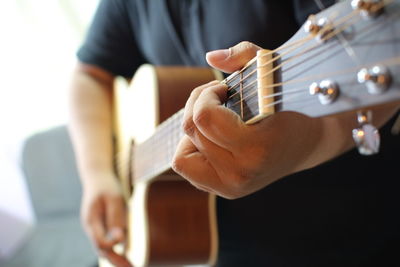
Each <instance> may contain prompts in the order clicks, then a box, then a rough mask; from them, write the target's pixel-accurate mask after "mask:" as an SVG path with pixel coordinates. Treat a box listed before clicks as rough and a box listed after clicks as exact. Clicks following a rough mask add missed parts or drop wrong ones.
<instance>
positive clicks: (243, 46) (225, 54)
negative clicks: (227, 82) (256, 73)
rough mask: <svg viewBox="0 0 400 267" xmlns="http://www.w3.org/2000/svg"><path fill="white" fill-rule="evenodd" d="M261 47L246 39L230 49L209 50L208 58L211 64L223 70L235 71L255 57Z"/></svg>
mask: <svg viewBox="0 0 400 267" xmlns="http://www.w3.org/2000/svg"><path fill="white" fill-rule="evenodd" d="M260 49H261V47H259V46H257V45H255V44H253V43H250V42H247V41H244V42H240V43H238V44H237V45H235V46H233V47H231V48H229V49H220V50H214V51H211V52H208V53H207V54H206V60H207V62H208V64H210V66H212V67H214V68H216V69H219V70H221V71H223V72H228V73H230V72H234V71H236V70H239V69H241V68H242V67H243V66H244V65H246V63H247V62H248V61H250V60H251V59H252V58H254V57H255V56H256V54H257V51H258V50H260Z"/></svg>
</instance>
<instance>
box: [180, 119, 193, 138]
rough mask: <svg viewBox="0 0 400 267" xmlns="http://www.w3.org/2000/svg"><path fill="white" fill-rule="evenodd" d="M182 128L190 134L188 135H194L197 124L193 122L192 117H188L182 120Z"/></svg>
mask: <svg viewBox="0 0 400 267" xmlns="http://www.w3.org/2000/svg"><path fill="white" fill-rule="evenodd" d="M182 129H183V132H184V133H185V134H186V135H188V136H192V135H193V133H194V131H195V129H196V125H195V123H194V122H193V119H192V118H187V119H185V120H184V121H183V122H182Z"/></svg>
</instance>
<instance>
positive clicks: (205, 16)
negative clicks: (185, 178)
mask: <svg viewBox="0 0 400 267" xmlns="http://www.w3.org/2000/svg"><path fill="white" fill-rule="evenodd" d="M324 2H325V4H327V3H326V1H324ZM317 11H318V9H317V7H316V5H315V4H314V1H301V0H299V1H289V0H287V1H284V0H280V1H275V0H271V1H261V0H208V1H207V0H190V1H189V0H187V1H186V0H185V1H182V0H175V1H161V0H154V1H146V0H137V1H134V0H103V1H101V3H100V6H99V8H98V10H97V13H96V16H95V18H94V21H93V24H92V26H91V28H90V29H89V32H88V36H87V39H86V41H85V42H84V44H83V46H82V47H81V49H80V50H79V52H78V58H79V60H80V61H82V62H85V63H89V64H94V65H97V66H100V67H102V68H104V69H106V70H108V71H110V72H112V73H114V74H118V75H123V76H127V77H130V76H132V74H133V73H134V72H135V70H136V69H137V68H138V66H139V65H141V64H143V63H146V62H150V63H152V64H157V65H206V62H205V59H204V55H205V53H206V52H207V51H210V50H214V49H220V48H228V47H231V46H233V45H235V44H236V43H238V42H240V41H243V40H247V41H252V42H254V43H256V44H258V45H260V46H262V47H265V48H269V49H273V48H275V47H277V46H279V45H280V44H282V43H283V42H284V41H286V40H287V39H288V38H289V37H290V36H291V35H292V34H293V33H294V32H295V31H296V30H297V29H298V27H299V26H300V24H301V23H302V22H303V21H304V19H305V18H306V17H307V16H308V14H310V13H313V12H317ZM392 122H393V120H392ZM389 128H390V124H388V125H387V126H385V127H384V129H382V132H381V133H382V138H383V139H382V146H381V152H380V153H379V154H378V155H374V156H370V157H364V156H360V155H359V154H358V152H356V151H355V150H352V151H350V152H348V153H346V154H344V155H343V156H341V157H339V158H337V159H335V160H332V161H330V162H327V163H325V164H322V165H320V166H318V167H316V168H313V169H311V170H307V171H303V172H300V173H297V174H294V175H291V176H288V177H286V178H284V179H281V180H279V181H278V182H275V183H274V184H272V185H270V186H267V187H266V188H264V189H262V190H260V191H258V192H256V193H254V194H252V195H250V196H247V197H244V198H241V199H237V200H225V199H221V198H218V202H217V209H218V224H219V238H220V244H219V246H220V253H219V255H218V256H219V262H218V265H219V266H229V267H232V266H389V264H388V263H389V262H396V263H397V264H395V265H390V266H400V259H399V258H398V257H397V254H398V251H400V250H399V249H400V230H399V229H400V215H399V213H400V212H399V208H398V206H399V204H400V194H399V188H400V179H399V177H400V175H399V173H400V171H399V169H398V166H396V163H397V164H398V159H399V154H398V153H400V141H399V137H398V136H392V135H391V134H389Z"/></svg>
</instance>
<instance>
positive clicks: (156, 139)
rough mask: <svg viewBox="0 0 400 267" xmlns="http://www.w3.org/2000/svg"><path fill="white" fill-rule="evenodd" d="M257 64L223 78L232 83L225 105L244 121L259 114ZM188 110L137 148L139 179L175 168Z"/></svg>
mask: <svg viewBox="0 0 400 267" xmlns="http://www.w3.org/2000/svg"><path fill="white" fill-rule="evenodd" d="M256 70H257V65H256V62H255V61H254V62H253V63H251V64H249V65H247V66H246V67H245V68H244V69H242V70H241V71H240V72H236V73H234V74H232V75H230V76H229V77H228V78H227V79H225V80H224V81H223V83H225V84H226V85H227V86H228V98H227V101H226V102H225V106H226V107H227V108H229V109H231V110H232V111H233V112H235V113H236V114H238V115H239V116H240V117H241V118H242V119H243V120H244V121H246V120H249V119H251V118H252V117H254V116H255V115H256V114H258V99H257V94H254V93H252V92H254V91H257V90H256V88H257V82H256V81H257V72H256ZM183 112H184V110H183V109H182V110H180V111H178V112H177V113H175V114H174V115H173V116H172V117H170V118H168V119H167V120H166V121H164V122H163V123H161V124H160V125H159V126H158V127H157V129H156V131H155V133H154V134H153V135H152V136H151V137H150V138H149V139H148V140H146V141H145V142H143V143H141V144H138V145H136V146H135V147H134V149H133V153H134V157H133V158H134V162H133V165H134V168H133V170H134V173H133V176H134V177H135V179H136V180H137V179H139V180H150V179H152V178H153V177H156V176H157V175H160V174H162V173H164V172H165V171H167V170H169V169H170V168H171V161H172V159H173V156H174V153H175V151H176V148H177V146H178V143H179V141H180V140H181V138H182V137H183V135H184V133H183V130H182V127H181V125H182V119H183Z"/></svg>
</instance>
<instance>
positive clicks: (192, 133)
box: [172, 42, 399, 199]
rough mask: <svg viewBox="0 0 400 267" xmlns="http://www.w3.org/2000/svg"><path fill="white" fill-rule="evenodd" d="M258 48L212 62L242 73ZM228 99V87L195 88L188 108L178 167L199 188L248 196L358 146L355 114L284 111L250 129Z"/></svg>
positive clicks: (386, 112)
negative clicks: (312, 115) (229, 106)
mask: <svg viewBox="0 0 400 267" xmlns="http://www.w3.org/2000/svg"><path fill="white" fill-rule="evenodd" d="M258 49H260V48H259V47H258V46H256V45H254V44H252V43H249V42H242V43H239V44H238V45H236V46H234V47H232V48H230V49H229V50H228V49H227V50H217V51H213V52H211V53H208V54H207V61H208V63H209V64H210V65H211V66H213V67H215V68H217V69H220V70H222V71H225V72H232V71H235V70H238V69H240V68H242V67H243V66H244V65H245V64H246V63H247V62H248V61H249V60H251V59H252V58H253V57H254V56H255V55H256V52H257V50H258ZM226 95H227V87H226V86H225V85H223V84H221V83H219V82H217V81H214V82H210V83H208V84H205V85H203V86H200V87H197V88H196V89H194V90H193V92H192V94H191V96H190V97H189V99H188V101H187V103H186V106H185V114H184V118H183V130H184V131H185V133H186V135H185V136H184V137H183V138H182V140H181V141H180V143H179V145H178V148H177V151H176V153H175V156H174V159H173V162H172V166H173V169H174V170H175V171H176V172H177V173H178V174H180V175H181V176H183V177H184V178H186V179H187V180H188V181H189V182H191V183H192V184H193V185H194V186H196V187H197V188H199V189H202V190H205V191H207V192H210V193H215V194H217V195H219V196H222V197H225V198H230V199H232V198H238V197H242V196H246V195H248V194H251V193H253V192H255V191H257V190H259V189H261V188H263V187H265V186H267V185H269V184H271V183H273V182H274V181H276V180H278V179H280V178H282V177H284V176H286V175H289V174H292V173H294V172H298V171H301V170H304V169H308V168H311V167H314V166H316V165H318V164H320V163H322V162H325V161H327V160H329V159H332V158H334V157H336V156H338V155H340V154H342V153H343V152H345V151H347V150H348V149H350V148H352V147H353V146H354V142H353V140H352V137H351V131H352V129H354V128H355V127H356V126H357V122H356V119H355V118H356V114H355V113H356V112H355V111H352V112H346V113H342V114H338V115H333V116H327V117H320V118H310V117H307V116H304V115H302V114H299V113H295V112H278V113H276V114H274V115H272V116H269V117H267V118H265V119H263V120H261V121H260V122H258V123H256V124H253V125H246V124H244V123H243V121H242V120H241V119H240V118H239V116H237V115H236V114H235V113H234V112H232V111H231V110H229V109H227V108H225V107H224V106H222V103H223V102H225V100H226ZM398 108H399V104H398V103H391V104H386V105H382V106H379V107H372V108H371V110H373V111H374V124H375V125H376V126H377V127H380V126H382V125H383V124H384V123H385V122H387V121H388V120H389V119H390V118H391V117H392V116H393V114H395V113H396V111H397V110H398ZM343 171H345V170H343ZM321 179H322V178H321Z"/></svg>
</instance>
